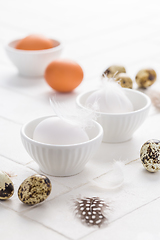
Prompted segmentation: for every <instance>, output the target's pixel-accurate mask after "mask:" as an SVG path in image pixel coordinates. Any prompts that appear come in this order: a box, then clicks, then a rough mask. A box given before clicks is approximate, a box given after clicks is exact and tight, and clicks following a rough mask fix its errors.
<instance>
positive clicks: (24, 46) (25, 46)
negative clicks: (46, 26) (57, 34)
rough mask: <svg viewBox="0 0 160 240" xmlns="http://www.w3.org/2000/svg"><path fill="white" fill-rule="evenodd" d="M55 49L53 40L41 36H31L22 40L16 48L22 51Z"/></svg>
mask: <svg viewBox="0 0 160 240" xmlns="http://www.w3.org/2000/svg"><path fill="white" fill-rule="evenodd" d="M53 47H54V46H53V42H52V40H50V39H48V38H46V37H44V36H41V35H29V36H27V37H25V38H23V39H21V40H20V41H19V42H18V43H17V45H16V47H15V48H16V49H20V50H44V49H49V48H53Z"/></svg>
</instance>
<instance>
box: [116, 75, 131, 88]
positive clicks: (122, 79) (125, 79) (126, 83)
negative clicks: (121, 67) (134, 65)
mask: <svg viewBox="0 0 160 240" xmlns="http://www.w3.org/2000/svg"><path fill="white" fill-rule="evenodd" d="M115 80H116V81H118V82H119V84H120V85H121V87H123V88H132V87H133V81H132V79H131V78H130V77H129V76H128V75H127V74H126V73H119V74H117V75H116V76H115Z"/></svg>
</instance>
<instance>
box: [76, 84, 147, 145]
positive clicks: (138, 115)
mask: <svg viewBox="0 0 160 240" xmlns="http://www.w3.org/2000/svg"><path fill="white" fill-rule="evenodd" d="M123 90H124V92H125V94H126V95H127V97H128V98H129V99H130V101H131V102H132V104H133V107H134V111H133V112H128V113H102V112H99V113H98V114H97V116H98V117H97V122H98V123H100V124H101V126H102V127H103V131H104V134H103V142H110V143H118V142H124V141H127V140H129V139H130V138H131V137H132V135H133V133H134V132H135V131H136V130H137V129H138V128H139V127H140V126H141V125H142V123H143V122H144V120H145V119H146V117H147V115H148V113H149V108H150V105H151V100H150V98H149V97H148V96H147V95H145V94H144V93H141V92H139V91H137V90H132V89H123ZM94 91H96V90H93V91H88V92H85V93H82V94H80V95H79V96H78V97H77V99H76V103H77V105H78V106H79V107H80V108H83V109H87V107H86V104H85V103H86V100H87V98H88V97H89V96H90V95H91V94H92V93H93V92H94Z"/></svg>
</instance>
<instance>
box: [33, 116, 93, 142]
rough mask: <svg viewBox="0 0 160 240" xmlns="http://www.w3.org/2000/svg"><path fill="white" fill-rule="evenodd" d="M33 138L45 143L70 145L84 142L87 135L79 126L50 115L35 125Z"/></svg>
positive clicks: (87, 138) (86, 139)
mask: <svg viewBox="0 0 160 240" xmlns="http://www.w3.org/2000/svg"><path fill="white" fill-rule="evenodd" d="M33 139H34V140H35V141H38V142H43V143H47V144H55V145H70V144H76V143H81V142H86V141H88V140H89V137H88V135H87V133H86V132H85V130H83V129H82V128H80V127H79V126H76V125H72V124H70V123H68V122H66V121H64V120H62V119H60V118H59V117H50V118H47V119H45V120H43V121H42V122H40V123H39V124H38V125H37V126H36V128H35V130H34V133H33Z"/></svg>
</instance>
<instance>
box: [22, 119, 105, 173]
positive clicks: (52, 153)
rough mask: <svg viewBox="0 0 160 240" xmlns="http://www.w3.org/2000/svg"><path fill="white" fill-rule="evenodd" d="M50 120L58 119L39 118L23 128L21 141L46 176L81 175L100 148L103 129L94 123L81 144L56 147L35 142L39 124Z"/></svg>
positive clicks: (87, 130)
mask: <svg viewBox="0 0 160 240" xmlns="http://www.w3.org/2000/svg"><path fill="white" fill-rule="evenodd" d="M50 118H57V117H56V116H46V117H41V118H37V119H34V120H32V121H30V122H28V123H26V124H25V125H24V126H23V127H22V129H21V139H22V143H23V146H24V148H25V149H26V151H27V152H28V154H29V155H30V156H31V157H32V158H33V160H35V162H36V163H37V164H38V165H39V167H40V169H41V171H42V172H44V173H46V174H49V175H52V176H71V175H75V174H78V173H80V172H81V171H82V170H83V169H84V167H85V165H86V163H87V162H88V161H89V160H90V159H91V158H92V156H93V155H94V154H95V152H96V151H97V150H98V148H99V147H100V144H101V142H102V138H103V128H102V127H101V125H100V124H99V123H97V122H96V121H92V123H93V124H92V127H89V128H86V129H85V131H86V134H87V139H86V141H85V142H81V143H75V144H68V145H67V144H66V145H56V144H48V143H42V142H39V141H36V140H34V139H33V134H34V131H35V129H36V127H37V126H38V124H40V123H42V122H43V121H44V120H48V119H50ZM88 138H89V139H88Z"/></svg>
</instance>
